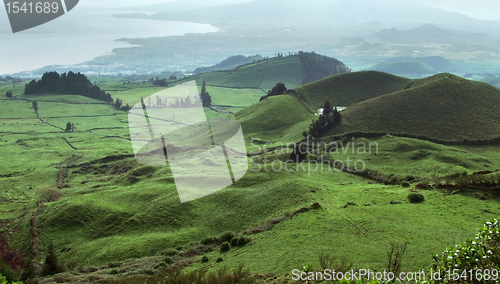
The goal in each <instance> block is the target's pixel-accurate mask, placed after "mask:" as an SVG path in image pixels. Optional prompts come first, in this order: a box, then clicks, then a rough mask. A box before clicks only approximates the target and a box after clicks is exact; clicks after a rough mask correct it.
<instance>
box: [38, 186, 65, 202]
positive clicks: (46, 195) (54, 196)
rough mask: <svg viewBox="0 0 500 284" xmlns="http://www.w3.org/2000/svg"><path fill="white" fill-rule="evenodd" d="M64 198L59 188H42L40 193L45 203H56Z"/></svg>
mask: <svg viewBox="0 0 500 284" xmlns="http://www.w3.org/2000/svg"><path fill="white" fill-rule="evenodd" d="M62 196H63V193H62V192H61V190H60V189H58V188H42V190H41V192H40V199H41V200H42V201H43V202H54V201H57V200H59V198H61V197H62Z"/></svg>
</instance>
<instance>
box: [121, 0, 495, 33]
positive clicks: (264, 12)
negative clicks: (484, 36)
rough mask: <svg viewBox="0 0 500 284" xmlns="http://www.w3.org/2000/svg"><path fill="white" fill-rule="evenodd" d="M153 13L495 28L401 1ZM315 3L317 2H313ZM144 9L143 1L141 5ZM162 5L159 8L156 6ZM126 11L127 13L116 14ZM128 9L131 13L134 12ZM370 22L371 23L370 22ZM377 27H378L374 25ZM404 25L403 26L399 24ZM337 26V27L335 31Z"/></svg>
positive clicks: (199, 18) (259, 1) (200, 18)
mask: <svg viewBox="0 0 500 284" xmlns="http://www.w3.org/2000/svg"><path fill="white" fill-rule="evenodd" d="M154 7H155V8H157V9H158V10H156V11H158V12H159V13H157V14H154V15H151V16H149V18H151V19H157V20H171V21H172V20H177V21H178V20H183V21H191V22H197V23H209V24H212V25H215V26H218V27H224V28H233V29H234V28H243V29H256V28H263V27H276V26H285V27H294V26H296V27H304V26H316V27H328V26H330V27H333V26H336V27H347V26H356V25H362V24H365V23H369V22H373V21H379V22H382V23H391V24H398V25H401V23H406V24H407V25H408V24H411V25H413V26H414V27H416V26H419V25H422V24H429V23H433V24H436V25H439V26H442V27H443V28H448V29H457V30H463V31H467V32H486V33H491V34H500V32H499V29H498V27H500V23H498V22H488V21H482V20H478V19H474V18H471V17H468V16H465V15H463V14H460V13H455V12H449V11H445V10H442V9H438V8H433V7H430V6H426V5H421V4H414V3H402V2H401V1H359V0H358V1H350V0H338V1H324V0H312V1H307V2H304V1H297V2H295V1H292V2H290V1H286V0H271V1H269V0H255V1H252V2H248V3H239V4H231V5H222V6H217V7H203V8H195V7H196V6H194V5H193V8H192V9H191V10H189V11H184V12H181V13H179V12H178V11H179V9H177V8H175V6H174V4H172V7H169V5H168V4H162V5H161V6H160V5H156V6H154ZM319 7H321V8H319ZM142 9H145V7H142ZM159 9H164V10H159ZM118 16H119V17H128V16H127V15H118ZM136 16H137V15H132V16H131V17H136ZM370 28H376V27H373V26H371V27H370ZM379 28H381V27H379ZM404 28H408V26H406V27H404ZM339 32H341V31H339Z"/></svg>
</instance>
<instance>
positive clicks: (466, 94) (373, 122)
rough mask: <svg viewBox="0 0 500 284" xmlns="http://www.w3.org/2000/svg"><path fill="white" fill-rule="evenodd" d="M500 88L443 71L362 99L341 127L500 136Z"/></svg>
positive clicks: (439, 135) (452, 136)
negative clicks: (499, 107)
mask: <svg viewBox="0 0 500 284" xmlns="http://www.w3.org/2000/svg"><path fill="white" fill-rule="evenodd" d="M499 104H500V90H498V89H497V88H495V87H493V86H490V85H488V84H486V83H481V82H474V81H470V80H465V79H463V78H461V77H458V76H455V75H451V74H447V73H443V74H438V75H435V76H432V77H429V78H426V79H423V80H417V81H416V82H415V84H413V85H412V86H411V88H409V89H408V90H404V91H399V92H394V93H391V94H387V95H384V96H381V97H378V98H374V99H371V100H368V101H364V102H361V103H359V104H356V105H354V106H352V107H351V108H349V109H347V110H346V111H344V112H343V121H342V127H339V128H337V129H336V132H349V131H380V132H387V133H411V134H417V135H425V136H428V137H432V138H438V139H444V140H462V139H488V138H493V137H498V136H500V113H499V112H498V109H497V107H496V106H498V105H499Z"/></svg>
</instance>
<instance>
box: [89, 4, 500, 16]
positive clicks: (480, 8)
mask: <svg viewBox="0 0 500 284" xmlns="http://www.w3.org/2000/svg"><path fill="white" fill-rule="evenodd" d="M251 1H252V0H214V1H209V2H208V1H197V0H177V1H176V0H144V1H138V0H108V1H106V2H105V3H104V4H103V2H102V1H100V0H86V1H85V2H83V1H81V2H80V5H82V4H84V5H85V6H88V7H97V6H100V7H115V8H118V7H133V6H144V5H152V4H161V3H169V2H187V3H189V2H193V3H196V2H200V3H201V2H203V3H204V4H203V6H218V5H224V4H237V3H244V2H251ZM292 1H297V0H292ZM298 1H302V0H298ZM324 1H335V0H324ZM363 1H370V2H391V1H395V0H363ZM403 1H404V2H406V3H418V4H425V5H428V6H432V7H435V8H440V9H443V10H447V11H450V12H457V13H461V14H464V15H467V16H469V17H472V18H477V19H480V20H486V21H500V13H499V12H500V1H496V0H477V1H469V0H437V1H434V0H402V1H401V0H398V1H397V2H398V3H399V4H401V3H402V2H403Z"/></svg>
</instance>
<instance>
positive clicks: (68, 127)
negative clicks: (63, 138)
mask: <svg viewBox="0 0 500 284" xmlns="http://www.w3.org/2000/svg"><path fill="white" fill-rule="evenodd" d="M65 131H66V132H71V131H72V130H71V122H68V123H66V130H65Z"/></svg>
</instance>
